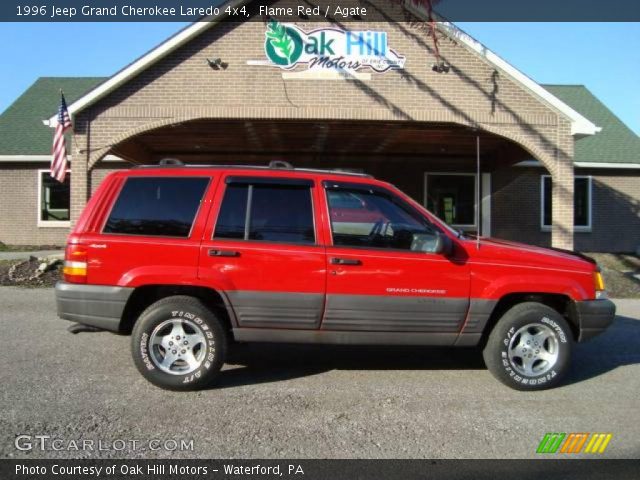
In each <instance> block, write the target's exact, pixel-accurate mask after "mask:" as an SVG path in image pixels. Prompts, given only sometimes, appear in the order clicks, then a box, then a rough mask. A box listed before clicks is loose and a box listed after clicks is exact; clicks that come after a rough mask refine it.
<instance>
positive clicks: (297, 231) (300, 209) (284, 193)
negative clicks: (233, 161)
mask: <svg viewBox="0 0 640 480" xmlns="http://www.w3.org/2000/svg"><path fill="white" fill-rule="evenodd" d="M247 205H251V207H250V208H249V209H247ZM247 215H248V216H249V218H247ZM214 236H215V237H216V238H235V239H245V240H262V241H267V242H286V243H301V244H312V243H314V242H315V235H314V227H313V207H312V204H311V190H310V188H309V187H306V186H297V185H269V184H266V185H264V184H255V185H254V184H243V185H234V184H231V185H227V189H226V191H225V194H224V199H223V200H222V205H221V207H220V213H219V215H218V221H217V222H216V230H215V234H214Z"/></svg>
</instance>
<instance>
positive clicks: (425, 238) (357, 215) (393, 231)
mask: <svg viewBox="0 0 640 480" xmlns="http://www.w3.org/2000/svg"><path fill="white" fill-rule="evenodd" d="M327 200H328V202H329V216H330V219H331V232H332V235H333V244H334V245H341V246H351V247H370V248H391V249H399V250H422V249H423V248H424V244H425V242H430V241H432V240H433V239H434V238H435V230H434V228H433V226H432V225H431V224H430V223H429V222H428V220H427V219H426V218H424V217H422V215H420V214H419V213H418V212H416V211H414V210H413V209H412V208H410V207H409V206H408V205H406V204H405V203H404V202H403V201H402V200H400V199H399V198H396V197H394V196H392V195H390V194H387V193H385V192H378V191H373V190H359V189H353V190H352V189H348V188H340V189H335V190H333V189H329V190H327Z"/></svg>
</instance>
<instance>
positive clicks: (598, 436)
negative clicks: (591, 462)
mask: <svg viewBox="0 0 640 480" xmlns="http://www.w3.org/2000/svg"><path fill="white" fill-rule="evenodd" d="M612 436H613V435H611V434H610V433H594V434H593V436H592V437H591V440H589V443H588V444H587V448H585V450H584V452H585V453H604V451H605V450H606V449H607V446H608V445H609V442H610V441H611V437H612Z"/></svg>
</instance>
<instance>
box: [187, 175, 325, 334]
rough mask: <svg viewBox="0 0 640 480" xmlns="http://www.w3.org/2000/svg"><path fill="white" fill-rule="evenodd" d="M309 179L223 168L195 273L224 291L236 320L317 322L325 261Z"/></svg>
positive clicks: (253, 324) (308, 325) (260, 324)
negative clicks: (255, 174) (252, 174)
mask: <svg viewBox="0 0 640 480" xmlns="http://www.w3.org/2000/svg"><path fill="white" fill-rule="evenodd" d="M312 186H313V183H312V181H311V180H305V179H287V178H282V179H273V178H266V177H243V176H229V177H226V179H225V180H224V188H221V189H218V191H217V192H216V199H215V200H214V208H213V209H212V210H213V212H212V213H213V215H214V216H215V215H217V217H214V218H215V220H214V219H212V220H211V222H210V226H209V234H208V239H205V240H204V241H203V243H202V246H201V250H200V265H199V269H198V274H199V277H200V279H201V281H203V282H204V283H205V284H207V285H209V286H211V287H213V288H216V289H221V290H223V291H225V292H226V294H227V296H228V299H229V301H230V302H231V305H232V307H233V309H234V311H235V313H236V317H237V320H238V325H239V326H240V327H250V328H294V329H314V328H319V326H320V318H321V315H322V306H323V303H324V294H325V278H326V263H325V251H324V247H323V246H320V245H319V242H318V241H317V237H316V232H315V228H314V226H315V224H316V222H315V219H314V211H313V200H312V195H313V189H312ZM216 206H219V208H216Z"/></svg>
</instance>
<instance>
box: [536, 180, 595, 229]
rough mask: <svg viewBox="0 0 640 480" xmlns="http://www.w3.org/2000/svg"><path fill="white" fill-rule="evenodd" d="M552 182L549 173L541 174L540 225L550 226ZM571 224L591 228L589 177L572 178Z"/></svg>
mask: <svg viewBox="0 0 640 480" xmlns="http://www.w3.org/2000/svg"><path fill="white" fill-rule="evenodd" d="M552 192H553V182H552V181H551V177H550V176H549V175H543V176H542V227H543V228H551V224H552V217H551V212H552V198H553V193H552ZM573 226H574V227H578V228H582V229H590V228H591V177H587V176H579V177H575V179H574V189H573Z"/></svg>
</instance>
